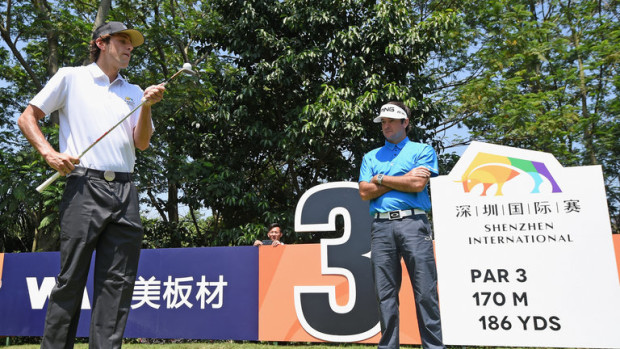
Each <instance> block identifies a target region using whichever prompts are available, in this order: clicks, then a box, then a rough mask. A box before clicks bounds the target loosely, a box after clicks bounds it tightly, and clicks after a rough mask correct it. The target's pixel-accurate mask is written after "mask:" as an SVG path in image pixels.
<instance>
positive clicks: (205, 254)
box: [0, 246, 258, 340]
mask: <svg viewBox="0 0 620 349" xmlns="http://www.w3.org/2000/svg"><path fill="white" fill-rule="evenodd" d="M4 256H5V259H4V268H3V269H4V274H3V276H2V287H1V288H0V335H11V336H41V335H42V334H43V326H44V322H45V320H44V319H45V312H46V310H47V303H48V300H49V294H50V292H51V290H52V288H53V286H54V284H55V282H56V281H55V276H56V274H57V273H58V270H59V269H60V257H59V253H58V252H44V253H18V254H5V255H4ZM91 268H92V266H91ZM91 275H92V270H91ZM91 301H92V276H89V280H88V283H87V286H86V293H85V297H84V299H83V301H82V312H81V315H80V319H81V320H80V324H79V327H78V336H80V337H88V327H89V319H90V306H91ZM131 307H132V309H131V312H130V314H129V319H128V322H127V327H126V330H125V337H129V338H136V337H143V338H188V339H233V340H257V339H258V249H257V248H255V247H252V246H247V247H209V248H183V249H158V250H143V251H142V254H141V257H140V264H139V267H138V275H137V279H136V286H135V289H134V293H133V299H132V306H131Z"/></svg>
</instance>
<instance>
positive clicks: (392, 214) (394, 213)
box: [388, 211, 400, 220]
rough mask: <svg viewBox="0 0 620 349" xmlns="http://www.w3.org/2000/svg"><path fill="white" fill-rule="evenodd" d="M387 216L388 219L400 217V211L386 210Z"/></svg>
mask: <svg viewBox="0 0 620 349" xmlns="http://www.w3.org/2000/svg"><path fill="white" fill-rule="evenodd" d="M388 218H389V219H390V220H393V219H400V211H391V212H388Z"/></svg>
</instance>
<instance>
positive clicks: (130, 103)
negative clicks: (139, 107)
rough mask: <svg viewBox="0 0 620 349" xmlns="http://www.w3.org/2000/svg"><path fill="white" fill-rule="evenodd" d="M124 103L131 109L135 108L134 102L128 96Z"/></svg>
mask: <svg viewBox="0 0 620 349" xmlns="http://www.w3.org/2000/svg"><path fill="white" fill-rule="evenodd" d="M125 103H127V105H129V107H130V108H132V109H133V108H135V106H136V101H134V100H133V98H131V97H129V96H127V97H125Z"/></svg>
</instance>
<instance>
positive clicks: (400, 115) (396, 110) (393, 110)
mask: <svg viewBox="0 0 620 349" xmlns="http://www.w3.org/2000/svg"><path fill="white" fill-rule="evenodd" d="M381 118H390V119H407V112H405V110H404V109H403V108H401V107H399V106H397V105H394V104H384V105H383V106H382V107H381V112H380V113H379V116H377V117H376V118H375V119H374V122H377V123H378V122H381Z"/></svg>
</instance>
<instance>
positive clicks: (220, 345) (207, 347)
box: [0, 341, 419, 349]
mask: <svg viewBox="0 0 620 349" xmlns="http://www.w3.org/2000/svg"><path fill="white" fill-rule="evenodd" d="M2 344H4V343H2ZM375 347H376V346H375V345H361V344H358V345H349V344H340V345H338V344H321V343H317V344H299V343H255V342H244V343H239V342H232V341H228V342H224V341H222V342H213V343H164V344H135V343H126V344H123V349H284V348H289V349H336V348H341V349H372V348H375ZM403 347H404V346H403ZM0 348H7V349H38V348H39V345H38V344H22V345H10V346H2V345H0ZM410 348H411V349H414V348H419V347H414V346H411V347H410ZM75 349H88V343H78V344H76V345H75Z"/></svg>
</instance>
